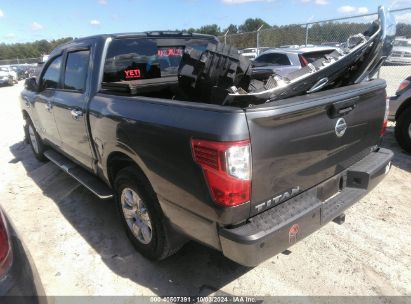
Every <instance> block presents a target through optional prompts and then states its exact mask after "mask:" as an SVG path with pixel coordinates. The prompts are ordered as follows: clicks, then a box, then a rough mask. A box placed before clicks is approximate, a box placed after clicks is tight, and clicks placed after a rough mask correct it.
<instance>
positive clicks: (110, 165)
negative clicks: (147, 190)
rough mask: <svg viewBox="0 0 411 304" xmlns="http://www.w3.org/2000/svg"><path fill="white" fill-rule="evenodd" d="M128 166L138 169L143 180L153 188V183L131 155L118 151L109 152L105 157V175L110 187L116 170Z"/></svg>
mask: <svg viewBox="0 0 411 304" xmlns="http://www.w3.org/2000/svg"><path fill="white" fill-rule="evenodd" d="M129 166H133V167H135V168H136V169H137V170H138V171H140V173H141V176H142V178H143V179H144V182H146V183H148V184H149V185H150V186H151V187H152V188H154V185H153V183H152V182H151V181H150V179H149V178H148V176H147V174H146V173H145V172H144V170H143V169H142V167H141V166H140V165H139V164H138V163H137V162H136V161H135V160H134V159H133V158H132V157H131V156H129V155H127V154H126V153H124V152H120V151H114V152H111V153H110V154H109V156H108V157H107V162H106V168H107V177H108V180H109V183H110V185H111V187H112V188H114V180H115V177H116V175H117V174H118V172H120V170H121V169H124V168H126V167H129Z"/></svg>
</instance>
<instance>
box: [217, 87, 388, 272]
mask: <svg viewBox="0 0 411 304" xmlns="http://www.w3.org/2000/svg"><path fill="white" fill-rule="evenodd" d="M387 109H388V107H387V104H386V98H385V82H384V81H381V80H375V81H372V82H367V83H362V84H358V85H353V86H349V87H344V88H339V89H335V90H329V91H325V92H321V93H316V94H312V95H310V96H306V97H304V98H302V97H295V98H294V99H291V100H284V101H283V102H282V101H279V102H276V103H275V104H264V105H262V106H259V107H255V108H252V109H248V110H246V117H247V122H248V125H249V132H250V150H251V151H252V152H251V155H252V157H251V159H252V163H251V166H250V167H251V168H252V178H251V180H250V183H251V204H250V219H249V220H248V221H247V223H245V224H243V225H240V226H237V227H229V228H223V229H221V230H220V232H219V234H220V240H221V246H222V250H223V252H224V254H225V255H226V256H228V257H229V258H230V259H233V260H235V261H237V262H239V263H241V264H244V265H249V266H251V265H256V264H258V263H260V262H261V261H263V260H264V259H266V258H268V257H270V256H272V255H274V254H277V253H280V252H282V251H284V250H285V249H287V248H288V247H289V246H291V245H293V244H294V243H296V242H297V241H299V240H301V239H302V238H304V237H305V236H307V235H309V234H311V233H312V232H314V231H315V230H317V229H318V228H320V227H321V226H322V225H324V224H326V223H328V222H329V221H331V220H333V219H337V221H343V212H344V210H346V209H347V208H348V207H350V206H351V205H352V204H353V203H355V202H356V201H358V200H359V199H360V198H361V197H363V196H364V195H365V194H366V193H367V192H368V191H370V190H371V189H372V188H373V187H374V186H375V185H376V184H377V183H378V182H379V181H380V180H381V179H382V178H383V177H384V176H385V174H386V173H387V172H388V171H389V168H390V165H391V162H390V161H391V159H392V157H393V154H392V152H391V151H389V150H386V149H382V148H379V147H378V145H379V143H380V142H381V138H382V136H383V134H384V131H385V126H386V118H387Z"/></svg>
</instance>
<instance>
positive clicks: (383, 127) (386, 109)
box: [380, 98, 390, 137]
mask: <svg viewBox="0 0 411 304" xmlns="http://www.w3.org/2000/svg"><path fill="white" fill-rule="evenodd" d="M389 110H390V99H389V98H385V114H384V120H383V122H382V126H381V131H380V137H383V136H384V134H385V130H386V129H387V125H388V112H389Z"/></svg>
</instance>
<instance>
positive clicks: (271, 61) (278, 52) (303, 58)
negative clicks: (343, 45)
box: [252, 46, 335, 79]
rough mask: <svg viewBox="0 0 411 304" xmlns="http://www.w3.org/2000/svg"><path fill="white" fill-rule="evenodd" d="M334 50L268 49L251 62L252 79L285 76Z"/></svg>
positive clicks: (314, 48)
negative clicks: (275, 75) (269, 75)
mask: <svg viewBox="0 0 411 304" xmlns="http://www.w3.org/2000/svg"><path fill="white" fill-rule="evenodd" d="M334 50H335V48H333V47H324V46H317V47H302V48H278V49H270V50H267V51H265V52H264V53H262V54H261V55H259V56H258V57H257V58H256V59H254V62H253V68H252V75H253V78H256V79H259V78H266V76H267V74H273V73H276V74H278V75H280V76H285V75H287V74H288V73H291V72H294V71H296V70H299V69H301V68H302V67H305V66H306V65H308V64H309V63H312V62H314V61H315V60H317V59H320V58H321V57H324V56H325V55H327V54H330V53H332V52H333V51H334Z"/></svg>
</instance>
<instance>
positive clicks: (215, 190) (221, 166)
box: [191, 139, 251, 207]
mask: <svg viewBox="0 0 411 304" xmlns="http://www.w3.org/2000/svg"><path fill="white" fill-rule="evenodd" d="M191 144H192V148H193V157H194V161H195V162H196V163H197V164H199V165H200V166H201V168H202V169H203V172H204V176H205V178H206V180H207V183H208V187H209V190H210V194H211V197H212V199H213V200H214V201H215V202H216V203H218V204H221V205H223V206H227V207H230V206H237V205H240V204H243V203H246V202H248V201H249V200H250V197H251V149H250V141H249V140H243V141H234V142H215V141H208V140H201V139H192V140H191Z"/></svg>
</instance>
